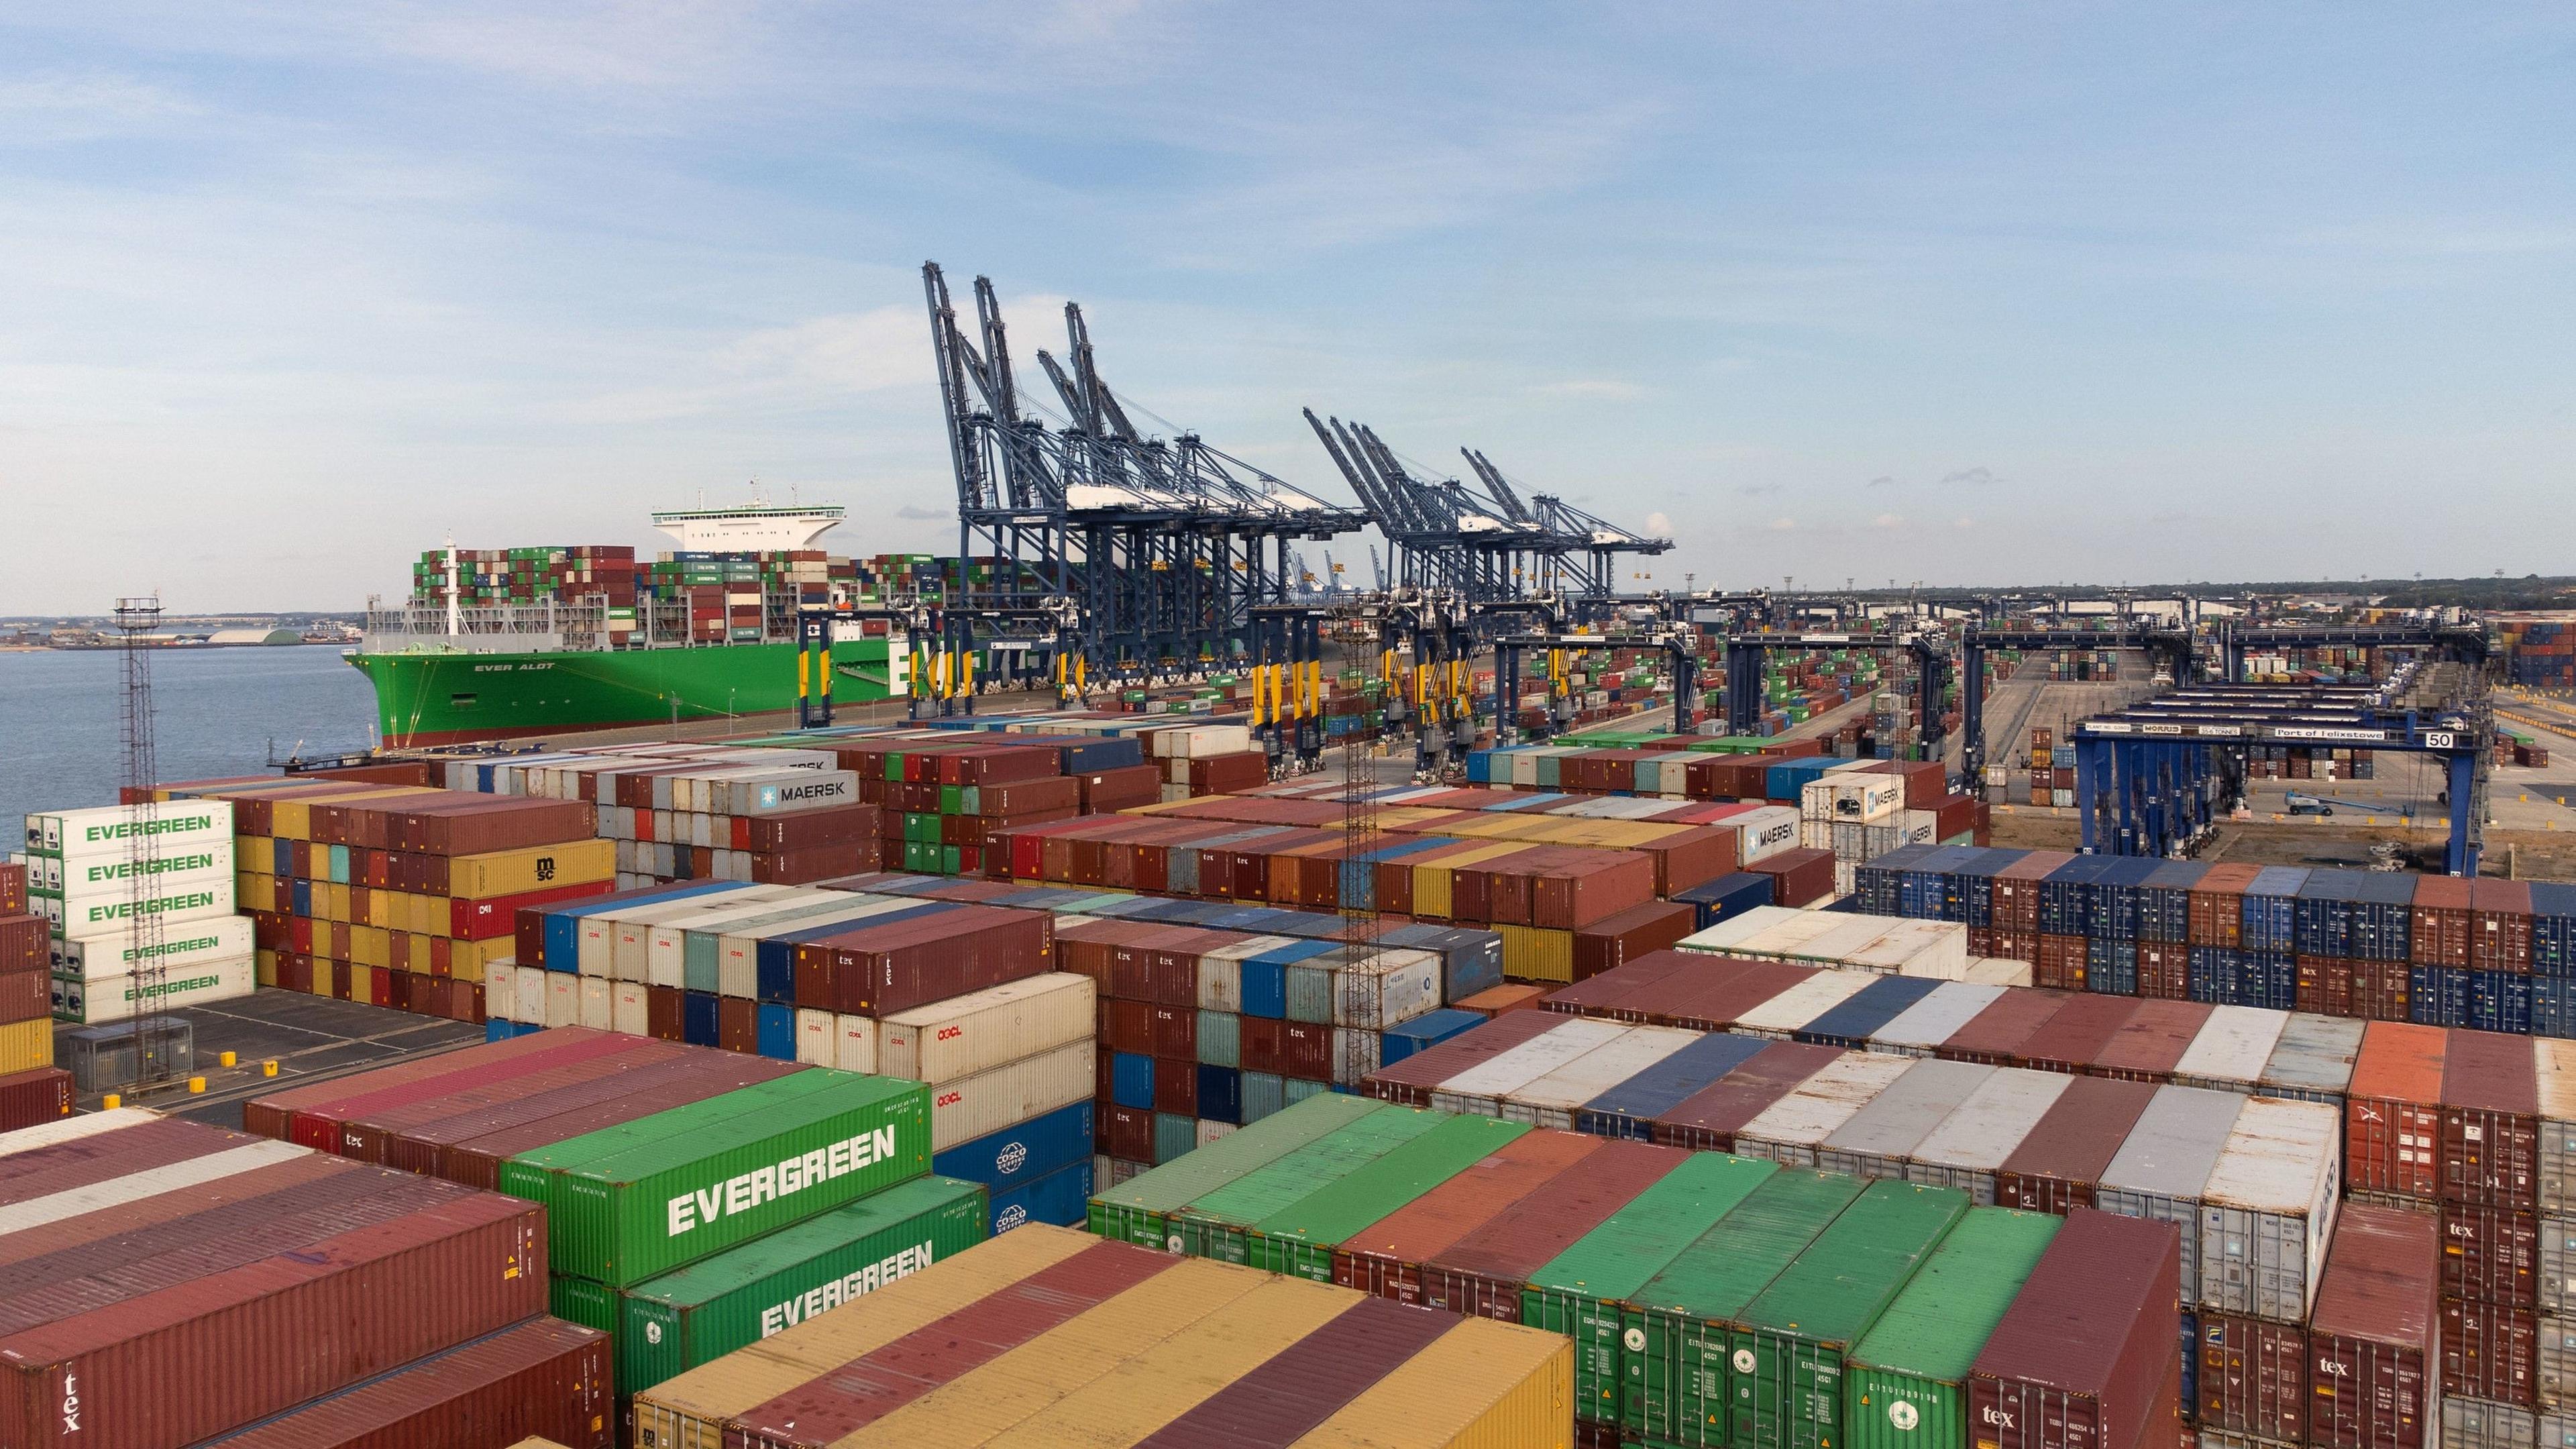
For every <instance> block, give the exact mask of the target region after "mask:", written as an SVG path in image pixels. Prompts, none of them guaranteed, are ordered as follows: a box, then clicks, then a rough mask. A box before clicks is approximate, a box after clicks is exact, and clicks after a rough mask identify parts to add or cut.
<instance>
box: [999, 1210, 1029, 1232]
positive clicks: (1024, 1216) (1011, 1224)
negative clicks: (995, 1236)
mask: <svg viewBox="0 0 2576 1449" xmlns="http://www.w3.org/2000/svg"><path fill="white" fill-rule="evenodd" d="M1028 1220H1029V1210H1028V1209H1027V1208H1024V1207H1022V1206H1020V1205H1019V1204H1018V1203H1013V1204H1011V1205H1010V1206H1009V1207H1006V1208H1004V1209H1002V1215H1001V1216H1000V1217H997V1218H995V1219H993V1231H994V1232H997V1233H1007V1232H1009V1231H1010V1230H1011V1229H1013V1228H1016V1227H1018V1226H1019V1225H1020V1224H1022V1223H1024V1222H1027V1221H1028Z"/></svg>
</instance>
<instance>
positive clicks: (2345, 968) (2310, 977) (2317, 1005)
mask: <svg viewBox="0 0 2576 1449" xmlns="http://www.w3.org/2000/svg"><path fill="white" fill-rule="evenodd" d="M2296 965H2297V968H2298V973H2299V974H2298V983H2297V996H2296V997H2295V998H2294V999H2295V1000H2296V1002H2297V1004H2298V1008H2299V1010H2301V1011H2306V1012H2313V1013H2315V1014H2316V1015H2318V1016H2350V1015H2352V1014H2353V1009H2352V963H2351V962H2350V961H2347V960H2345V959H2343V958H2342V957H2340V956H2300V957H2298V958H2296ZM2385 1019H2386V1018H2382V1020H2385Z"/></svg>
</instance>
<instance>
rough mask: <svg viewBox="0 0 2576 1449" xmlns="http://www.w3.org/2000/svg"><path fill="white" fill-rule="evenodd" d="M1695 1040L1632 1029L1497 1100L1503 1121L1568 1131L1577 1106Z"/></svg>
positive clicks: (1655, 1029) (1669, 1031)
mask: <svg viewBox="0 0 2576 1449" xmlns="http://www.w3.org/2000/svg"><path fill="white" fill-rule="evenodd" d="M1699 1039H1700V1033H1698V1032H1695V1031H1684V1030H1682V1029H1681V1028H1679V1027H1671V1026H1633V1027H1629V1028H1627V1029H1626V1030H1625V1031H1623V1032H1621V1033H1620V1034H1619V1035H1618V1036H1617V1037H1615V1038H1613V1039H1612V1040H1610V1041H1607V1042H1604V1043H1602V1044H1601V1045H1600V1046H1598V1047H1595V1048H1593V1049H1592V1050H1591V1051H1588V1052H1585V1053H1584V1054H1583V1055H1582V1056H1579V1057H1577V1058H1575V1059H1574V1060H1572V1061H1570V1062H1567V1063H1566V1064H1565V1065H1563V1066H1561V1067H1558V1068H1556V1069H1555V1070H1554V1071H1551V1072H1549V1073H1548V1074H1547V1075H1546V1076H1543V1077H1540V1078H1537V1079H1536V1080H1534V1081H1531V1082H1529V1083H1527V1084H1526V1085H1523V1086H1520V1087H1516V1088H1514V1089H1513V1090H1512V1091H1511V1093H1510V1094H1509V1095H1507V1096H1505V1097H1504V1098H1503V1099H1502V1103H1501V1115H1502V1118H1503V1120H1504V1121H1506V1122H1527V1123H1530V1124H1531V1125H1533V1126H1538V1127H1553V1128H1556V1129H1558V1130H1560V1131H1572V1130H1573V1128H1574V1119H1575V1114H1576V1113H1577V1112H1578V1111H1579V1110H1581V1108H1582V1107H1583V1104H1584V1103H1586V1102H1589V1101H1591V1100H1592V1099H1593V1098H1595V1097H1598V1096H1600V1095H1601V1094H1602V1093H1604V1092H1606V1091H1609V1090H1610V1089H1611V1088H1613V1087H1616V1086H1618V1085H1619V1084H1620V1083H1622V1082H1625V1081H1627V1080H1628V1079H1629V1078H1631V1077H1633V1076H1635V1075H1637V1074H1638V1073H1639V1072H1642V1071H1646V1070H1648V1069H1649V1068H1652V1067H1654V1066H1655V1065H1656V1064H1658V1063H1660V1062H1662V1061H1664V1060H1665V1059H1666V1058H1668V1057H1670V1056H1672V1055H1673V1054H1674V1053H1676V1052H1679V1051H1680V1050H1681V1049H1682V1048H1684V1047H1686V1046H1689V1045H1690V1044H1691V1043H1693V1042H1695V1041H1698V1040H1699Z"/></svg>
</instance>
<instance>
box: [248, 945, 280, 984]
mask: <svg viewBox="0 0 2576 1449" xmlns="http://www.w3.org/2000/svg"><path fill="white" fill-rule="evenodd" d="M250 969H251V974H252V975H253V976H254V977H255V978H256V979H257V980H258V982H259V984H260V985H262V986H265V987H268V988H270V989H271V990H274V989H276V986H277V953H276V952H275V951H253V952H251V953H250Z"/></svg>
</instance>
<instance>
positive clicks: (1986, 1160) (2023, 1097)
mask: <svg viewBox="0 0 2576 1449" xmlns="http://www.w3.org/2000/svg"><path fill="white" fill-rule="evenodd" d="M1985 1070H1988V1071H1989V1072H1990V1073H1991V1075H1989V1076H1987V1077H1986V1078H1985V1079H1984V1080H1983V1081H1981V1082H1979V1083H1978V1084H1977V1086H1976V1088H1975V1089H1974V1090H1973V1091H1971V1092H1970V1093H1969V1094H1968V1095H1967V1096H1966V1097H1965V1098H1964V1099H1962V1100H1961V1101H1960V1103H1959V1106H1958V1108H1957V1110H1955V1111H1953V1112H1951V1113H1950V1115H1949V1116H1947V1117H1944V1118H1943V1119H1942V1120H1941V1121H1940V1123H1939V1124H1938V1125H1937V1126H1935V1127H1934V1128H1933V1129H1932V1130H1931V1131H1930V1132H1928V1133H1926V1134H1924V1137H1923V1140H1922V1141H1921V1142H1920V1143H1918V1144H1916V1146H1915V1148H1914V1151H1913V1154H1912V1160H1911V1161H1910V1162H1908V1163H1907V1164H1906V1166H1905V1173H1904V1176H1905V1180H1906V1181H1908V1182H1919V1183H1924V1184H1927V1185H1929V1186H1933V1187H1954V1188H1957V1189H1959V1190H1960V1191H1962V1192H1964V1193H1966V1194H1968V1199H1969V1201H1970V1202H1973V1203H1975V1204H1976V1205H1977V1206H1979V1207H1992V1206H1994V1202H1995V1174H1996V1173H1997V1172H1998V1171H1999V1170H2001V1168H2002V1167H2003V1165H2004V1163H2005V1161H2006V1160H2007V1159H2009V1158H2010V1157H2011V1156H2012V1154H2013V1151H2014V1149H2016V1148H2018V1147H2020V1146H2021V1143H2022V1139H2023V1138H2025V1137H2027V1136H2029V1135H2030V1130H2031V1129H2032V1128H2033V1127H2035V1126H2037V1125H2038V1124H2039V1121H2040V1119H2041V1118H2043V1117H2045V1116H2047V1115H2048V1111H2049V1109H2050V1108H2051V1107H2054V1106H2056V1105H2057V1099H2058V1098H2059V1097H2061V1096H2063V1095H2065V1092H2066V1088H2067V1087H2068V1085H2069V1084H2070V1083H2072V1082H2073V1080H2074V1079H2073V1078H2071V1077H2067V1076H2063V1075H2061V1074H2059V1073H2056V1072H2034V1071H2029V1070H2027V1069H2025V1068H2021V1067H1993V1068H1988V1069H1985Z"/></svg>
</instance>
